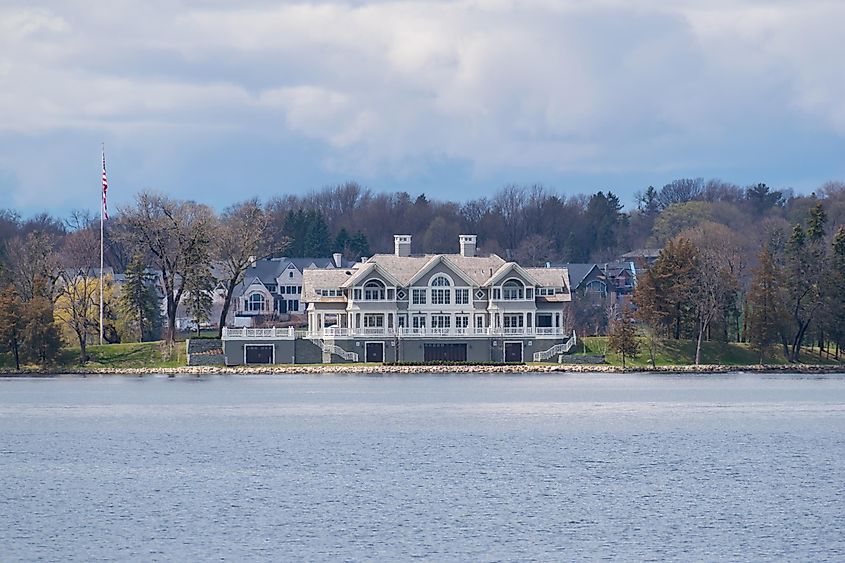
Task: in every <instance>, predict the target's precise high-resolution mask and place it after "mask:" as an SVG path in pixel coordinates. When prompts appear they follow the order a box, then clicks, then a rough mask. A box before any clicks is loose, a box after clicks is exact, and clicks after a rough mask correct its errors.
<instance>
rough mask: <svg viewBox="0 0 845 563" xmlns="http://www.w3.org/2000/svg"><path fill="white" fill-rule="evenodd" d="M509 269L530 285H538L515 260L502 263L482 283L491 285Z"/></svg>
mask: <svg viewBox="0 0 845 563" xmlns="http://www.w3.org/2000/svg"><path fill="white" fill-rule="evenodd" d="M511 271H515V272H517V273H518V274H520V275H521V276H522V277H523V278H525V280H526V281H527V282H528V283H530V284H531V285H540V284H539V283H538V282H537V280H536V279H535V278H534V276H532V275H531V274H529V273H528V271H527V270H526V269H525V268H523V267H522V266H520V265H519V264H517V263H516V262H505V263H504V264H502V266H501V267H500V268H499V269H498V270H496V272H495V273H494V274H493V275H492V276H490V279H488V280H487V281H486V282H485V283H484V285H493V284H494V283H496V282H497V281H499V280H500V279H502V278H503V277H504V276H505V274H507V273H508V272H511Z"/></svg>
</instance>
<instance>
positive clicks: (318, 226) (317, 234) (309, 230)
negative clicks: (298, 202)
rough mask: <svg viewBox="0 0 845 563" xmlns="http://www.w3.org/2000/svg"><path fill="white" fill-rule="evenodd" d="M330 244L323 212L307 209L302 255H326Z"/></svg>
mask: <svg viewBox="0 0 845 563" xmlns="http://www.w3.org/2000/svg"><path fill="white" fill-rule="evenodd" d="M330 245H331V240H330V239H329V227H328V225H326V221H325V219H323V214H322V213H320V212H319V211H309V212H308V213H307V215H306V226H305V233H304V243H303V253H304V254H303V255H304V256H308V257H320V256H327V255H328V254H329V253H330Z"/></svg>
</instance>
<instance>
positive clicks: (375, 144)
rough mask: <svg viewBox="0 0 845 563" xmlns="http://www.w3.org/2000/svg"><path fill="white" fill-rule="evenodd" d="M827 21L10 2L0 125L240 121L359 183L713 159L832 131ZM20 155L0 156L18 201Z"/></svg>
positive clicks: (837, 16)
mask: <svg viewBox="0 0 845 563" xmlns="http://www.w3.org/2000/svg"><path fill="white" fill-rule="evenodd" d="M667 4H670V5H667ZM843 20H845V6H842V5H841V3H838V2H829V1H823V0H807V1H805V2H801V3H795V2H728V1H705V0H702V1H692V0H688V1H683V2H673V3H666V2H661V1H658V0H646V1H641V2H630V1H627V2H625V1H622V0H618V1H617V0H606V1H599V2H584V1H577V0H570V1H551V0H549V1H531V0H523V1H506V0H497V1H481V0H464V1H456V2H405V1H395V2H391V1H384V2H310V3H283V4H278V3H275V2H257V1H256V2H239V3H231V2H223V1H212V0H207V1H203V2H188V1H180V2H170V1H167V2H165V1H163V0H153V1H144V2H142V1H129V0H120V1H114V2H107V3H102V5H97V6H96V7H94V6H93V5H92V4H91V3H90V2H83V1H81V0H77V1H56V2H15V1H12V2H11V3H6V5H5V7H3V8H0V83H2V85H3V86H2V88H0V133H2V134H3V135H4V138H5V139H8V140H7V141H6V142H5V143H6V144H7V146H8V143H10V142H14V140H16V139H19V138H20V136H21V135H30V136H31V135H43V136H45V138H47V137H50V136H55V133H56V132H57V131H61V132H65V131H84V132H85V133H86V134H88V135H94V136H96V135H100V136H108V137H109V138H110V139H114V140H116V141H117V142H118V143H119V142H125V143H131V142H132V141H131V139H132V138H138V137H141V138H144V139H155V138H162V139H167V138H172V136H173V134H174V129H175V130H178V136H179V137H180V138H181V139H182V140H183V141H185V142H188V143H190V142H191V139H200V140H206V141H207V140H208V139H209V138H210V137H211V138H214V137H216V138H218V139H225V138H226V136H227V135H232V133H233V132H237V133H238V134H243V133H244V132H246V131H254V132H255V134H257V135H268V136H273V135H277V136H281V137H285V138H293V139H295V138H301V139H308V140H311V141H315V142H317V143H320V144H322V146H323V147H324V148H323V149H322V155H321V157H320V159H319V160H320V162H321V163H322V166H324V167H325V168H326V169H327V170H329V171H332V172H336V173H341V174H348V175H357V174H362V175H365V176H367V175H369V176H377V175H378V174H379V173H381V172H382V171H387V172H388V173H392V174H399V175H402V174H412V173H415V172H417V171H419V166H424V165H425V163H430V162H431V161H432V160H435V161H436V160H438V159H447V160H454V161H458V162H464V163H467V164H468V165H469V166H470V167H471V169H472V170H474V171H475V172H476V173H478V174H482V175H483V174H491V173H495V171H496V170H500V169H520V168H522V169H532V168H536V169H543V170H551V171H557V172H560V173H566V172H573V173H579V174H580V173H592V172H596V171H600V170H609V171H613V172H614V173H624V172H625V171H626V170H654V171H671V170H673V169H676V170H681V169H684V168H685V167H695V166H699V167H702V168H708V167H709V168H712V167H714V166H718V165H719V164H720V162H719V160H718V159H722V160H721V163H723V164H725V166H726V167H728V168H729V167H730V166H731V165H732V161H731V155H730V154H717V155H715V156H714V155H713V147H718V146H733V145H737V144H740V145H741V143H742V142H748V143H753V142H754V140H755V139H757V138H759V137H760V136H765V135H766V132H769V133H771V134H776V133H777V134H781V133H783V132H784V131H789V130H791V129H793V128H804V129H806V128H810V129H815V130H818V131H819V134H820V135H832V136H834V137H836V138H839V137H841V136H843V135H845V95H843V94H845V72H843V70H845V69H843V68H842V66H843V63H842V62H841V52H842V48H843V46H845V44H843V43H845V41H843V39H841V34H839V33H838V29H837V26H838V23H839V22H841V21H843ZM199 142H202V141H199ZM153 144H155V143H153ZM164 145H167V143H164ZM11 152H14V151H11ZM150 158H152V159H155V158H157V157H156V156H155V155H152V156H151V157H150ZM18 160H20V159H18V158H17V157H12V156H8V154H7V156H6V157H5V158H4V157H0V167H3V168H5V169H6V170H7V174H9V173H11V174H12V175H14V176H15V177H16V178H17V184H16V185H18V186H19V189H18V192H17V194H16V197H18V199H19V200H20V201H23V199H22V198H23V195H22V194H23V193H24V192H26V191H27V190H29V189H30V188H31V182H32V181H34V179H31V178H29V177H28V174H31V172H27V171H25V170H22V167H21V165H20V163H19V162H17V161H18ZM8 171H11V172H8ZM8 184H9V182H5V183H4V185H8ZM4 189H5V188H4ZM68 193H69V194H71V195H70V196H69V197H72V194H73V191H72V190H71V191H69V192H68Z"/></svg>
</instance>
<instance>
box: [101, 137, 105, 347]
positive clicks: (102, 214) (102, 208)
mask: <svg viewBox="0 0 845 563" xmlns="http://www.w3.org/2000/svg"><path fill="white" fill-rule="evenodd" d="M105 171H106V144H105V143H103V174H105ZM102 190H103V186H102V185H101V186H100V191H101V192H102ZM105 203H106V202H105V200H104V199H103V194H102V193H101V194H100V344H101V345H102V344H103V234H104V232H105V231H104V229H103V222H104V219H105V212H106V205H105Z"/></svg>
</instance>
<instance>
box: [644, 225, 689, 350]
mask: <svg viewBox="0 0 845 563" xmlns="http://www.w3.org/2000/svg"><path fill="white" fill-rule="evenodd" d="M697 270H698V263H697V259H696V248H695V245H694V244H693V243H692V241H690V240H689V239H685V238H679V239H673V240H670V241H669V242H668V243H667V244H666V246H665V247H664V248H663V249H662V250H661V251H660V256H659V257H658V258H657V260H656V261H655V263H654V265H653V266H652V267H651V269H650V270H649V271H648V272H647V273H646V274H645V275H644V276H642V277H641V278H640V280H639V281H638V283H637V289H636V293H635V294H634V303H636V305H637V307H638V308H639V309H641V313H639V315H640V318H641V319H642V320H643V321H644V322H646V323H647V324H648V325H650V326H652V327H654V328H657V327H662V328H663V329H664V330H665V332H666V334H667V335H669V336H671V337H672V338H674V339H676V340H677V339H679V338H681V336H682V335H683V334H685V332H688V331H685V328H688V327H689V326H690V325H691V324H692V323H693V321H694V320H695V318H694V317H695V315H694V312H695V311H694V307H693V302H692V299H693V292H694V291H695V289H696V285H695V275H696V272H697Z"/></svg>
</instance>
